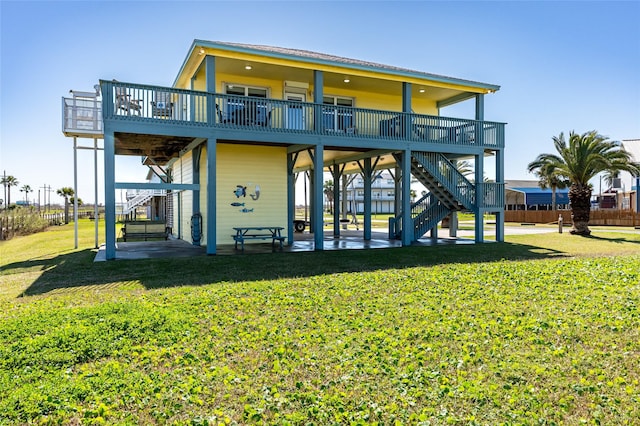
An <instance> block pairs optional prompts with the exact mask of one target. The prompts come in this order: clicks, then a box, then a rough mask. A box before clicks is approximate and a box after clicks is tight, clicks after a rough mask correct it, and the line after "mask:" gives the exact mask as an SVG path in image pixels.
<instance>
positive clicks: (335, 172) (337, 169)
mask: <svg viewBox="0 0 640 426" xmlns="http://www.w3.org/2000/svg"><path fill="white" fill-rule="evenodd" d="M344 167H345V165H344V164H342V165H340V164H335V165H333V166H332V167H331V168H330V169H329V170H330V171H331V175H332V177H333V235H334V236H336V237H339V236H340V177H341V176H342V172H344Z"/></svg>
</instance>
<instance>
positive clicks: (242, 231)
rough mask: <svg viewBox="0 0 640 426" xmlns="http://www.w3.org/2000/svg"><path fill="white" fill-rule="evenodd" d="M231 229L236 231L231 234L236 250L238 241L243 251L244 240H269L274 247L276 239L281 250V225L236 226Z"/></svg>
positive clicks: (282, 238) (282, 239)
mask: <svg viewBox="0 0 640 426" xmlns="http://www.w3.org/2000/svg"><path fill="white" fill-rule="evenodd" d="M233 229H234V231H236V233H235V235H232V237H233V240H234V241H235V249H236V250H237V249H238V243H240V247H241V250H242V251H244V242H245V241H246V240H271V247H272V248H275V244H276V241H278V242H279V243H280V250H282V242H283V241H284V239H285V237H283V236H282V234H281V232H282V230H283V229H284V228H283V227H281V226H237V227H234V228H233Z"/></svg>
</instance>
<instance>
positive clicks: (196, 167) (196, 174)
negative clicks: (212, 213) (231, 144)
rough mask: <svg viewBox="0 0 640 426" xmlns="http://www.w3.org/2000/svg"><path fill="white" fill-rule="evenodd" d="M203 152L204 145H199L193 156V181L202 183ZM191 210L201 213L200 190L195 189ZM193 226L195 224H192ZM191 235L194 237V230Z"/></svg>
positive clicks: (198, 243) (197, 244)
mask: <svg viewBox="0 0 640 426" xmlns="http://www.w3.org/2000/svg"><path fill="white" fill-rule="evenodd" d="M201 154H202V145H199V146H197V147H195V148H194V149H193V155H192V156H191V170H192V172H191V173H192V175H193V178H192V181H193V183H195V184H198V185H199V184H200V155H201ZM191 211H192V215H194V214H196V213H200V190H199V189H196V190H193V197H192V200H191ZM191 226H193V224H191ZM202 231H203V230H202V229H200V241H202ZM191 237H192V238H193V232H192V235H191ZM200 241H198V242H197V243H196V242H195V241H192V243H193V245H196V246H199V245H200Z"/></svg>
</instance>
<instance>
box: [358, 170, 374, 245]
mask: <svg viewBox="0 0 640 426" xmlns="http://www.w3.org/2000/svg"><path fill="white" fill-rule="evenodd" d="M361 168H362V177H363V178H364V232H363V234H364V235H363V236H364V240H365V241H368V240H370V239H371V178H372V175H373V170H371V158H365V159H364V165H363V166H362V167H361Z"/></svg>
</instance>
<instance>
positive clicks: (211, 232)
mask: <svg viewBox="0 0 640 426" xmlns="http://www.w3.org/2000/svg"><path fill="white" fill-rule="evenodd" d="M216 161H217V140H216V137H215V135H210V136H209V138H208V139H207V232H206V235H207V254H216V243H217V232H216V226H217V223H216V216H217V211H216V193H217V192H218V188H217V187H216V181H217V179H216V168H217V167H216Z"/></svg>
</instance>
